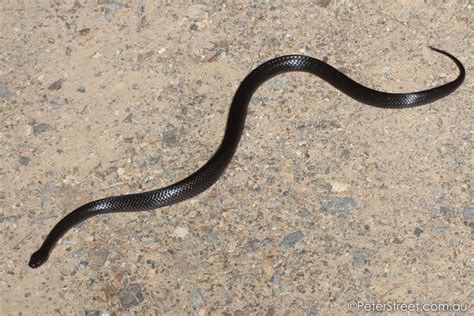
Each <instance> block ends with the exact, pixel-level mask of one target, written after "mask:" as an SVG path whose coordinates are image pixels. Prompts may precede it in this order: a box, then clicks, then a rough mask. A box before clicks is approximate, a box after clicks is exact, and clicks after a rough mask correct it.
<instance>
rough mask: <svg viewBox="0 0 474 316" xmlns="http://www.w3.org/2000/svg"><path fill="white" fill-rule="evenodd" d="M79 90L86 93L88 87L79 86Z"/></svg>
mask: <svg viewBox="0 0 474 316" xmlns="http://www.w3.org/2000/svg"><path fill="white" fill-rule="evenodd" d="M77 92H80V93H85V92H86V87H84V86H82V85H81V86H79V88H77Z"/></svg>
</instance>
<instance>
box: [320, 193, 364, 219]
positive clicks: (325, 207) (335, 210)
mask: <svg viewBox="0 0 474 316" xmlns="http://www.w3.org/2000/svg"><path fill="white" fill-rule="evenodd" d="M356 205H357V201H356V199H354V198H353V197H350V196H348V197H343V198H341V199H339V200H335V201H323V203H321V207H320V208H319V210H320V211H321V212H324V213H330V214H333V215H336V216H337V217H339V218H348V217H349V216H350V215H351V211H352V209H354V207H355V206H356Z"/></svg>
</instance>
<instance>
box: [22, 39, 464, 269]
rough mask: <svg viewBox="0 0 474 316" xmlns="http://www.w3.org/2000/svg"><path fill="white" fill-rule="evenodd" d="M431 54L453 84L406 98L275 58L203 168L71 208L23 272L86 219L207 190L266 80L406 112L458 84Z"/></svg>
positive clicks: (314, 65)
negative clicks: (323, 87) (325, 87)
mask: <svg viewBox="0 0 474 316" xmlns="http://www.w3.org/2000/svg"><path fill="white" fill-rule="evenodd" d="M431 49H433V50H435V51H437V52H439V53H441V54H443V55H446V56H448V57H449V58H451V60H452V61H454V62H455V63H456V65H457V66H458V68H459V75H458V77H457V78H456V79H455V80H453V81H451V82H448V83H446V84H443V85H441V86H438V87H435V88H431V89H428V90H424V91H419V92H412V93H386V92H381V91H376V90H373V89H370V88H367V87H364V86H362V85H361V84H359V83H357V82H355V81H354V80H352V79H350V78H349V77H347V76H346V75H344V74H343V73H341V72H340V71H338V70H337V69H335V68H333V67H332V66H330V65H328V64H326V63H324V62H323V61H321V60H318V59H315V58H311V57H308V56H301V55H289V56H281V57H277V58H275V59H272V60H269V61H267V62H265V63H263V64H261V65H260V66H258V67H257V68H256V69H254V70H253V71H252V72H251V73H250V74H249V75H248V76H247V77H246V78H245V79H244V80H243V81H242V83H241V84H240V86H239V88H238V89H237V92H236V93H235V96H234V99H233V100H232V104H231V106H230V110H229V116H228V119H227V126H226V129H225V134H224V138H223V140H222V143H221V144H220V146H219V148H218V149H217V151H216V152H215V153H214V155H213V156H212V157H211V159H210V160H209V161H208V162H207V163H206V164H204V166H202V167H201V168H200V169H199V170H197V171H196V172H194V173H193V174H191V175H190V176H188V177H187V178H185V179H183V180H181V181H179V182H177V183H175V184H172V185H169V186H167V187H164V188H161V189H156V190H153V191H149V192H143V193H136V194H130V195H120V196H113V197H108V198H104V199H100V200H97V201H93V202H90V203H87V204H85V205H83V206H81V207H79V208H77V209H76V210H74V211H72V212H71V213H69V214H68V215H66V216H65V217H64V218H63V219H61V220H60V221H59V223H57V224H56V226H54V227H53V229H52V230H51V232H50V233H49V235H48V236H47V238H46V240H45V241H44V242H43V245H42V246H41V248H40V249H39V250H38V251H36V252H35V253H33V255H32V256H31V259H30V262H29V266H30V267H32V268H37V267H39V266H41V265H42V264H43V263H44V262H46V260H47V259H48V256H49V254H50V253H51V250H52V249H53V248H54V246H55V244H56V242H57V241H58V240H59V239H60V238H61V237H62V236H63V235H64V234H65V233H66V232H67V231H68V230H69V229H71V228H72V227H74V226H75V225H76V224H78V223H80V222H82V221H84V220H86V219H87V218H89V217H92V216H96V215H101V214H106V213H115V212H137V211H146V210H152V209H156V208H159V207H163V206H167V205H172V204H176V203H178V202H181V201H184V200H187V199H189V198H192V197H194V196H196V195H198V194H199V193H201V192H203V191H205V190H206V189H208V188H209V187H210V186H212V185H213V184H214V183H215V182H216V181H217V179H219V177H220V176H221V175H222V173H223V172H224V170H225V168H226V167H227V165H228V164H229V162H230V161H231V159H232V157H233V156H234V153H235V151H236V149H237V146H238V144H239V140H240V137H241V135H242V130H243V128H244V123H245V118H246V116H247V108H248V105H249V102H250V99H251V98H252V95H253V94H254V92H255V91H256V90H257V88H258V87H259V86H261V85H262V84H263V83H264V82H265V81H267V80H269V79H270V78H272V77H274V76H276V75H279V74H281V73H285V72H291V71H302V72H308V73H311V74H313V75H316V76H318V77H320V78H321V79H323V80H324V81H327V82H328V83H330V84H331V85H332V86H334V87H335V88H336V89H338V90H340V91H341V92H343V93H345V94H347V95H348V96H350V97H351V98H354V99H355V100H357V101H359V102H362V103H366V104H369V105H372V106H375V107H379V108H410V107H415V106H419V105H422V104H426V103H430V102H433V101H435V100H438V99H440V98H442V97H444V96H446V95H448V94H450V93H451V92H453V91H454V90H456V89H457V88H458V87H459V86H460V85H461V83H462V82H463V81H464V77H465V70H464V67H463V65H462V64H461V62H460V61H459V60H457V59H456V58H455V57H454V56H452V55H451V54H449V53H447V52H445V51H442V50H439V49H436V48H431Z"/></svg>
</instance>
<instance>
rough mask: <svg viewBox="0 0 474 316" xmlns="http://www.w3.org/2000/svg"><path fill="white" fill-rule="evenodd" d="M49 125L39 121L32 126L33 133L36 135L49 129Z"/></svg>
mask: <svg viewBox="0 0 474 316" xmlns="http://www.w3.org/2000/svg"><path fill="white" fill-rule="evenodd" d="M49 128H50V126H49V124H46V123H41V124H38V125H36V126H34V127H33V134H34V135H38V134H41V133H43V132H46V131H47V130H49Z"/></svg>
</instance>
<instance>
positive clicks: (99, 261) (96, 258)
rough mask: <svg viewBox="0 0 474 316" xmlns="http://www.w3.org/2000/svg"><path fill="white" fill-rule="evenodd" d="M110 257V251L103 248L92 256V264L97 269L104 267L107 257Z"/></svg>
mask: <svg viewBox="0 0 474 316" xmlns="http://www.w3.org/2000/svg"><path fill="white" fill-rule="evenodd" d="M108 256H109V249H107V248H105V247H101V248H99V249H97V250H96V251H95V252H94V253H93V254H92V255H91V256H90V262H91V264H93V265H94V266H96V267H100V266H103V265H104V263H105V261H106V260H107V257H108Z"/></svg>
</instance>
